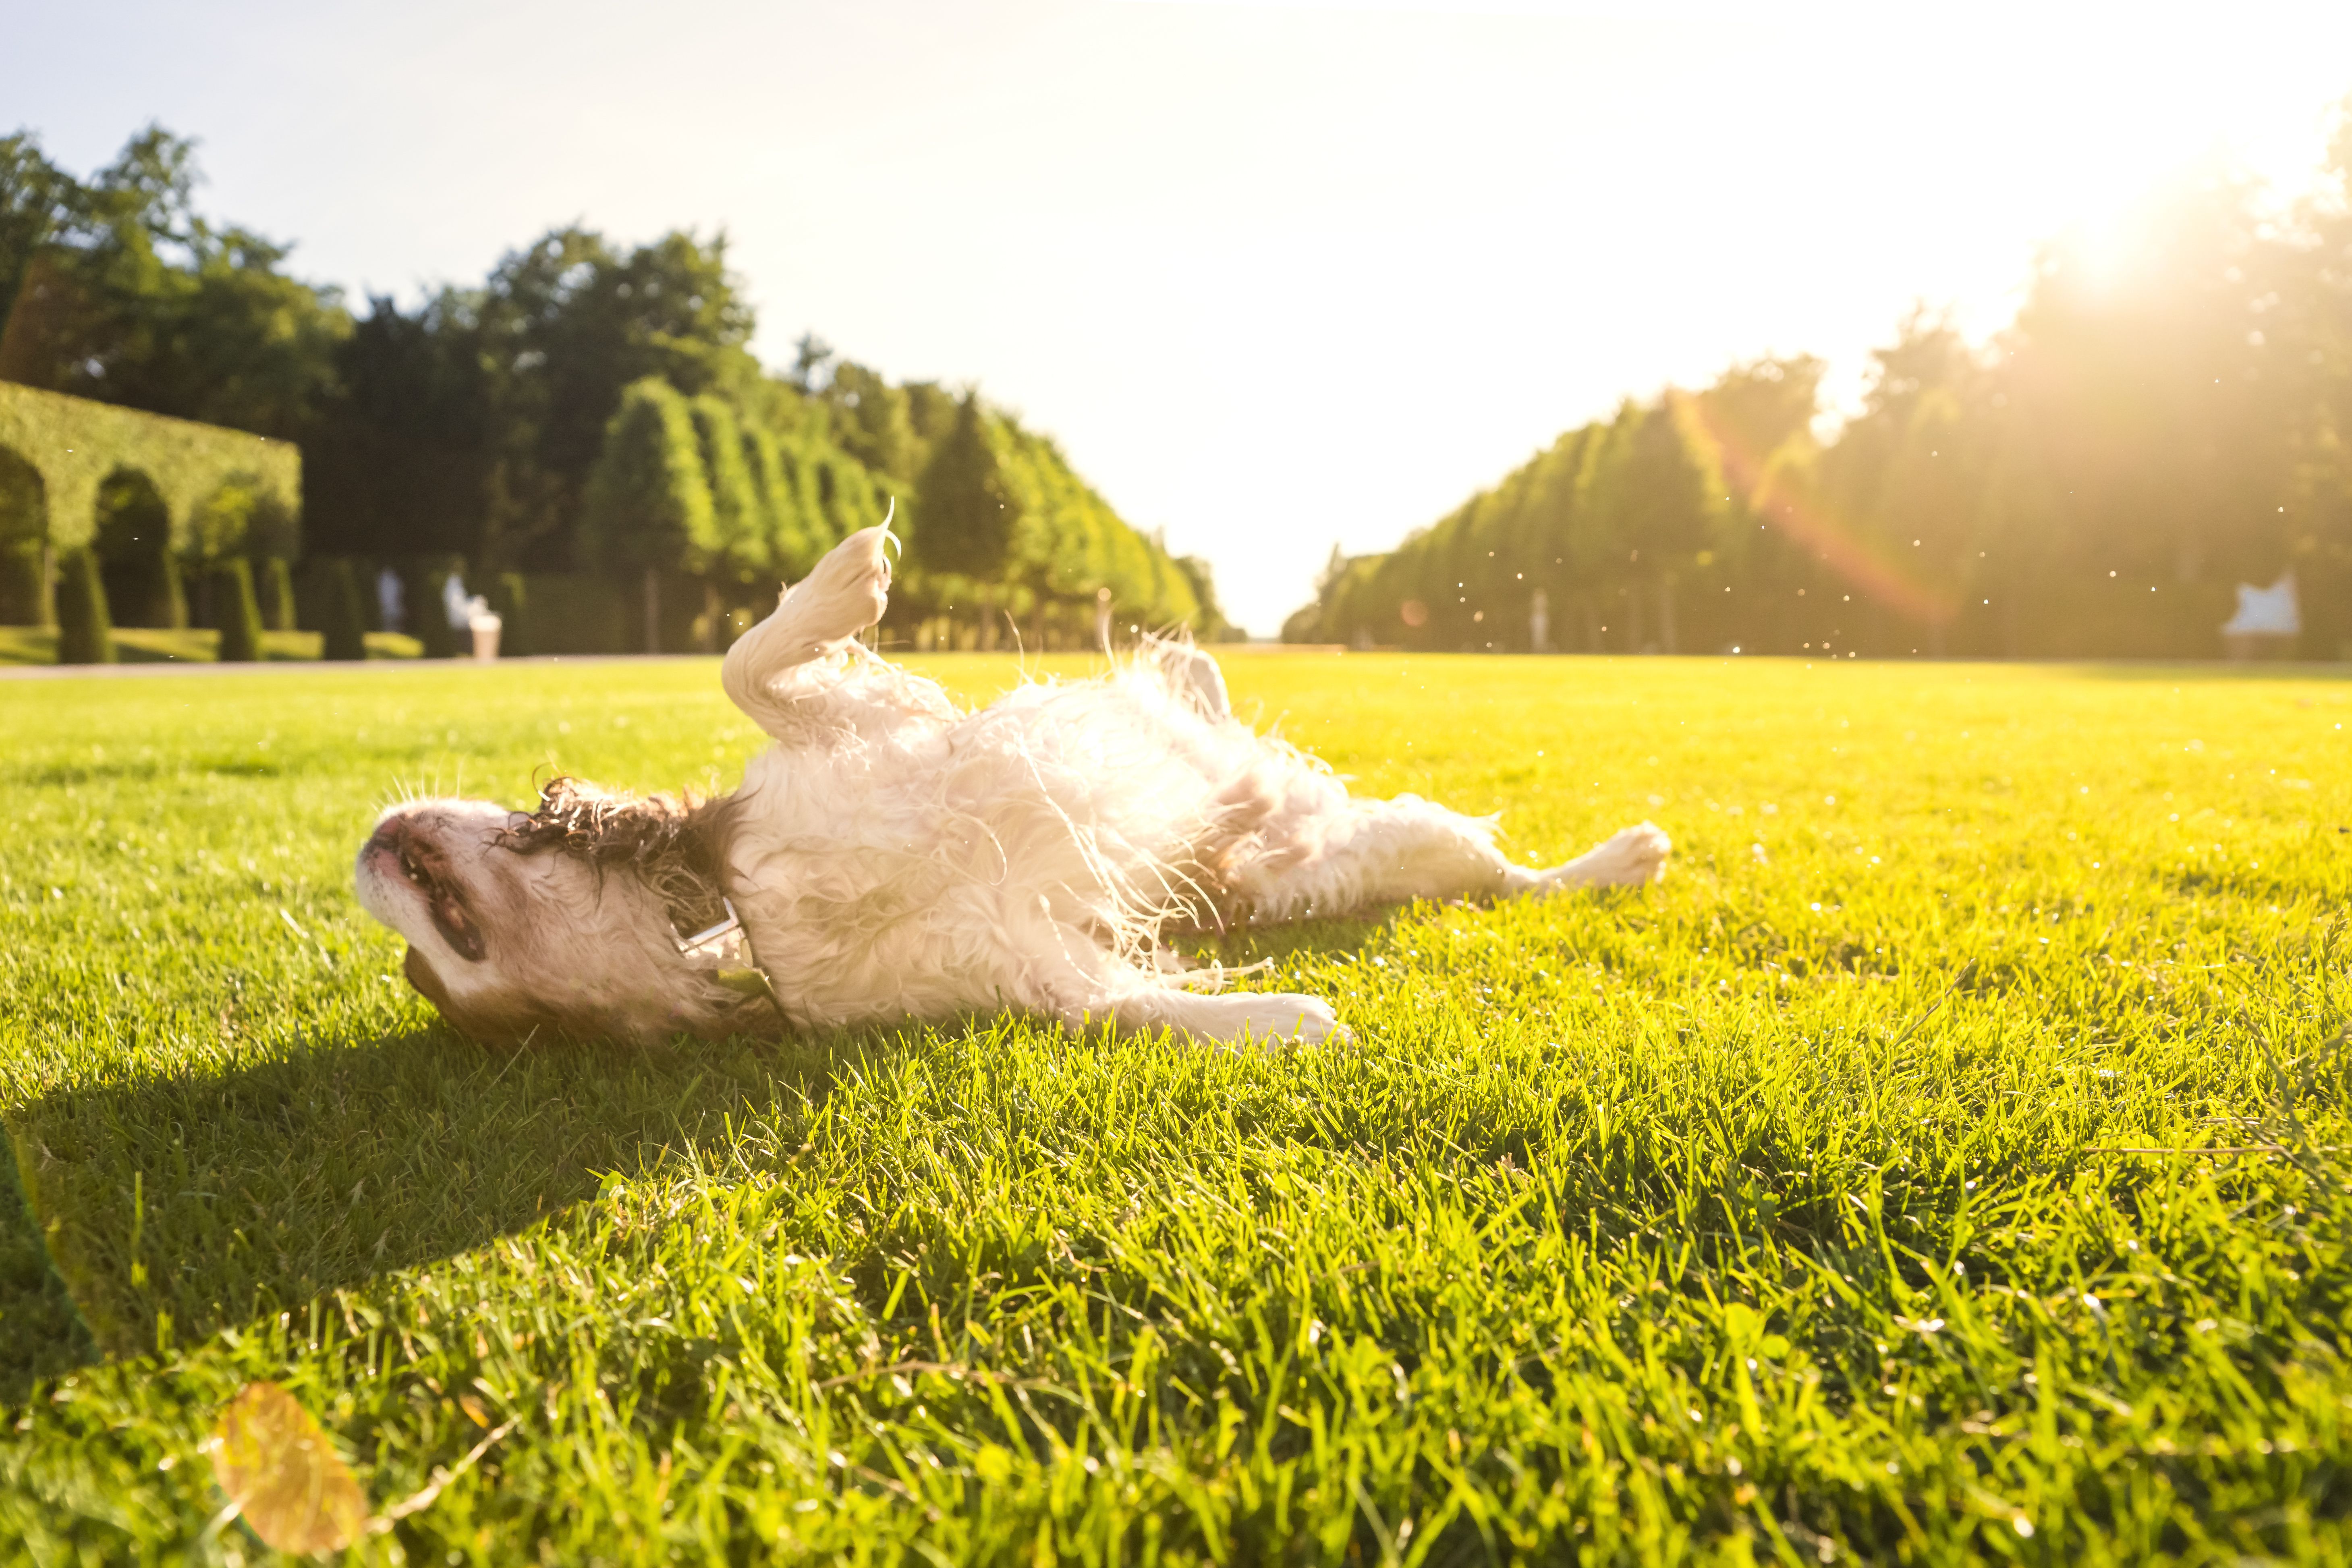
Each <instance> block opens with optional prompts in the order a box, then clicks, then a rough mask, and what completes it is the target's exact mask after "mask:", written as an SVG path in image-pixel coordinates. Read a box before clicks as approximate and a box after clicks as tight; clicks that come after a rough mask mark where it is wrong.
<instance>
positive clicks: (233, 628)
mask: <svg viewBox="0 0 2352 1568" xmlns="http://www.w3.org/2000/svg"><path fill="white" fill-rule="evenodd" d="M213 620H214V622H215V625H216V626H218V627H219V629H220V660H221V662H222V663H223V664H251V663H254V662H255V661H256V660H257V659H259V658H261V605H260V603H259V601H257V599H256V598H255V597H254V595H253V563H251V562H249V561H247V560H246V558H245V557H244V556H242V555H232V556H229V557H228V558H227V559H226V560H224V561H220V562H216V563H215V564H214V566H213Z"/></svg>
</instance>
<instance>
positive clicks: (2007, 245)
mask: <svg viewBox="0 0 2352 1568" xmlns="http://www.w3.org/2000/svg"><path fill="white" fill-rule="evenodd" d="M2170 15H2171V14H2169V13H2167V12H2165V11H2162V10H2159V9H2158V8H2155V7H2150V6H2146V5H2140V6H2136V7H2124V6H2115V7H2109V8H2098V9H2094V8H2089V7H2082V8H2074V9H2069V8H2068V7H2065V6H2063V5H2053V4H2044V5H2034V6H2015V7H2011V8H2007V9H2004V8H2001V7H1999V6H1991V7H1988V6H1986V5H1968V6H1958V5H1955V6H1946V7H1934V8H1930V7H1927V6H1910V5H1906V6H1886V5H1872V6H1864V5H1782V6H1738V5H1663V6H1642V5H1611V6H1603V5H1566V4H1549V3H1546V0H1516V3H1513V0H1488V3H1486V4H1446V3H1444V0H1425V3H1413V0H1322V3H1319V4H1303V3H1297V0H1281V3H1276V0H1260V3H1229V4H1216V5H1210V4H1194V3H1186V0H1004V3H983V0H936V3H935V0H919V3H918V0H906V3H902V0H854V3H850V4H842V5H830V4H827V5H812V4H781V3H776V0H768V3H743V4H702V5H693V4H673V5H666V6H646V5H642V4H631V5H602V4H591V3H587V0H567V3H565V4H562V5H543V4H525V3H516V0H496V3H488V4H486V3H484V0H470V3H468V4H464V5H454V4H446V3H445V0H415V3H411V4H405V5H399V6H391V7H387V6H383V5H346V6H333V5H322V4H320V3H319V0H304V3H302V4H257V3H246V4H239V3H236V0H220V3H217V4H213V5H184V4H180V5H162V4H149V3H137V4H119V5H67V4H63V3H61V0H0V37H5V40H6V42H5V49H0V127H7V126H12V125H22V126H24V127H26V128H29V129H31V130H34V131H36V132H39V134H40V136H41V138H42V140H43V142H44V144H45V145H46V146H47V150H48V152H49V153H50V155H51V156H52V157H55V158H58V160H59V161H61V162H63V163H66V164H67V165H68V167H71V168H73V169H76V170H77V171H87V170H89V169H90V168H92V167H95V166H96V165H98V164H99V163H102V162H104V161H105V160H106V159H108V158H109V157H110V156H111V154H112V153H114V151H115V150H116V149H117V148H118V147H119V146H120V145H121V142H122V141H123V140H124V138H125V137H126V136H127V135H128V134H129V133H130V132H131V131H132V130H133V129H134V128H135V127H136V126H138V125H140V124H142V123H143V122H144V121H147V120H149V119H151V118H153V119H160V120H162V121H163V122H164V123H165V124H166V125H168V126H170V127H171V128H173V130H175V131H178V132H183V133H184V134H188V135H193V136H195V137H198V138H199V139H201V141H202V142H203V157H204V162H205V168H206V170H207V172H208V174H209V175H210V179H211V186H210V189H209V190H208V192H207V193H206V195H205V203H206V206H207V209H208V210H210V211H211V212H213V213H215V215H217V216H222V217H226V218H230V219H234V220H236V221H238V222H242V223H245V224H247V225H250V226H254V227H257V228H259V229H261V230H263V231H264V232H266V233H269V234H272V235H275V236H278V237H287V238H292V239H295V240H297V241H299V248H298V249H297V251H296V253H295V257H294V265H295V267H296V268H297V269H298V270H299V271H300V272H301V273H302V274H303V275H305V276H307V277H310V278H312V279H318V280H320V281H328V282H335V283H341V284H342V285H344V286H345V287H346V288H348V289H351V290H352V292H353V294H354V296H356V295H357V294H358V293H359V292H360V291H361V290H362V289H373V290H377V291H387V290H388V291H392V292H395V293H399V294H401V295H404V296H407V297H413V296H414V294H415V291H416V290H417V289H418V288H419V287H420V286H421V285H424V284H425V283H427V282H432V281H437V280H445V279H446V280H454V281H460V282H473V281H478V280H479V279H480V278H481V277H482V276H483V274H484V273H485V272H486V271H487V270H488V268H489V267H490V266H491V264H492V263H493V262H495V261H496V260H497V258H498V257H499V254H500V253H501V252H503V251H505V250H507V249H509V248H511V247H516V246H519V245H520V244H522V243H524V242H526V241H528V240H530V239H531V238H533V237H536V236H537V235H538V234H540V233H541V231H543V230H545V229H546V228H548V227H550V226H553V225H556V224H560V223H563V222H566V221H569V220H572V219H574V218H579V219H584V220H585V221H587V222H588V223H590V224H591V225H593V226H598V227H601V228H603V229H604V230H605V231H606V232H607V233H609V234H611V235H613V236H614V237H617V238H622V239H630V240H635V239H642V238H646V237H651V236H653V235H656V234H657V233H660V232H661V231H663V230H665V229H667V228H670V227H673V226H691V227H698V228H701V229H704V230H706V231H707V230H710V229H716V228H721V227H723V228H724V229H725V230H726V231H727V232H728V233H729V235H730V237H732V240H733V250H732V253H731V254H732V258H733V261H734V264H735V265H736V267H737V268H739V269H740V271H741V272H742V274H743V275H744V277H745V278H746V279H748V282H749V286H750V291H751V296H752V298H753V300H754V301H755V302H756V303H757V305H758V307H759V310H760V317H761V336H760V341H759V342H758V344H757V345H756V346H757V347H758V348H759V350H760V352H761V353H762V355H763V356H764V357H766V358H767V359H769V360H770V361H771V362H772V363H782V362H785V361H786V360H788V358H789V356H790V352H791V343H792V341H793V339H794V338H795V337H797V336H798V335H799V334H800V332H801V331H803V330H804V329H808V328H812V327H813V328H814V329H815V330H816V331H819V332H820V333H821V334H822V335H824V337H825V338H826V339H828V340H829V341H830V342H833V343H834V344H835V345H836V346H837V347H838V348H840V349H841V350H842V351H843V352H844V353H846V354H848V355H849V356H851V357H853V358H856V359H858V360H861V361H864V362H865V363H868V364H871V365H873V366H875V367H876V368H877V369H879V370H881V371H882V372H884V373H885V374H888V375H890V376H892V377H894V378H939V379H942V380H945V381H948V382H950V383H961V382H966V381H977V382H979V383H980V384H981V385H982V388H983V390H984V391H985V392H986V393H987V394H988V395H990V396H991V397H992V398H994V399H996V400H997V401H999V402H1002V403H1004V404H1007V405H1011V406H1013V407H1014V408H1016V409H1019V410H1021V411H1022V412H1023V414H1024V416H1026V417H1027V419H1028V420H1029V422H1030V423H1031V424H1032V425H1034V426H1036V427H1039V428H1041V429H1044V430H1047V431H1050V432H1052V433H1053V434H1054V435H1055V436H1056V437H1059V438H1060V439H1061V441H1062V443H1063V445H1064V447H1065V448H1066V450H1067V451H1068V453H1069V454H1070V456H1071V458H1072V459H1073V460H1074V461H1075V462H1076V465H1077V467H1078V468H1079V469H1080V471H1081V472H1083V473H1085V474H1086V475H1087V477H1088V478H1089V479H1092V480H1093V481H1094V483H1095V484H1096V485H1097V488H1098V489H1101V490H1102V491H1103V493H1104V494H1105V495H1106V496H1107V497H1108V499H1109V500H1110V501H1111V503H1112V504H1113V505H1114V506H1116V507H1117V508H1118V510H1120V511H1121V512H1122V513H1123V514H1124V515H1125V516H1126V517H1127V518H1128V519H1129V521H1133V522H1135V523H1137V524H1139V525H1140V526H1142V527H1145V528H1164V529H1165V530H1166V531H1167V537H1168V541H1169V542H1170V544H1171V546H1172V547H1174V548H1175V549H1177V550H1179V551H1182V552H1197V553H1200V554H1204V555H1206V556H1208V557H1209V558H1210V560H1211V561H1212V562H1213V563H1214V564H1215V567H1216V574H1217V581H1218V584H1219V585H1220V589H1221V591H1222V593H1223V597H1224V599H1225V602H1226V605H1227V607H1228V611H1229V613H1230V614H1232V615H1233V616H1234V617H1235V618H1236V619H1237V620H1239V621H1240V622H1241V623H1242V624H1244V625H1245V626H1248V627H1249V628H1250V629H1251V630H1252V631H1254V632H1256V633H1259V634H1260V635H1267V634H1271V633H1272V632H1273V631H1274V630H1275V629H1276V626H1278V625H1279V623H1280V621H1281V619H1282V617H1283V616H1284V615H1285V614H1286V613H1287V612H1288V611H1289V610H1291V609H1293V608H1295V607H1296V606H1297V605H1299V604H1301V603H1303V602H1305V600H1306V599H1307V597H1308V596H1309V594H1310V592H1311V587H1310V584H1311V581H1312V578H1313V574H1314V573H1315V571H1316V569H1317V568H1318V566H1319V565H1320V564H1321V563H1322V562H1323V560H1324V558H1325V557H1326V556H1327V555H1328V553H1329V552H1330V549H1331V546H1332V544H1333V543H1334V542H1339V543H1340V544H1341V545H1343V546H1344V547H1345V548H1346V549H1348V550H1349V551H1350V552H1357V551H1365V550H1373V549H1381V548H1385V547H1387V546H1389V545H1391V544H1393V543H1395V542H1397V540H1399V539H1400V538H1402V536H1403V535H1404V534H1405V532H1406V531H1409V530H1411V529H1412V528H1415V527H1418V526H1421V525H1423V524H1425V523H1427V522H1429V521H1433V519H1434V518H1436V517H1437V516H1438V515H1439V514H1441V513H1442V512H1444V511H1445V510H1448V509H1449V508H1451V507H1452V506H1453V505H1454V504H1455V503H1456V502H1458V501H1459V500H1462V499H1463V498H1464V497H1465V496H1466V495H1467V494H1468V493H1469V492H1470V491H1472V490H1473V489H1476V488H1478V487H1480V486H1482V485H1486V484H1488V483H1491V482H1492V481H1493V480H1495V479H1497V478H1499V477H1500V476H1501V474H1502V473H1504V472H1505V471H1506V470H1507V469H1508V468H1510V467H1511V466H1512V465H1514V464H1516V463H1517V462H1518V461H1520V460H1522V459H1523V458H1526V457H1527V456H1528V453H1530V452H1531V451H1533V450H1534V449H1535V448H1537V447H1539V446H1541V445H1543V444H1544V443H1546V442H1548V441H1549V439H1550V438H1551V437H1553V436H1554V435H1556V434H1557V433H1558V432H1559V431H1560V430H1561V429H1563V428H1565V427H1567V426H1570V425H1573V424H1577V423H1580V422H1581V421H1583V420H1585V419H1588V418H1591V417H1593V416H1597V415H1601V414H1603V413H1605V412H1607V411H1608V410H1609V409H1610V408H1611V407H1612V406H1613V405H1614V404H1615V403H1616V401H1617V400H1618V399H1619V398H1620V397H1622V396H1623V395H1626V394H1629V393H1632V394H1642V395H1646V394H1648V393H1651V392H1654V390H1656V389H1657V388H1658V387H1659V386H1661V385H1663V384H1666V383H1668V382H1680V383H1684V384H1698V383H1701V382H1704V381H1705V380H1706V379H1708V378H1710V377H1711V376H1712V375H1713V374H1714V373H1715V372H1716V371H1717V370H1718V369H1720V368H1721V367H1722V366H1723V365H1725V364H1726V363H1729V362H1730V361H1732V360H1734V359H1738V358H1744V357H1748V356H1750V355H1754V354H1758V353H1766V352H1797V351H1810V352H1813V353H1821V354H1823V355H1825V356H1827V357H1828V358H1829V359H1830V360H1831V362H1832V364H1833V366H1835V367H1836V371H1837V374H1839V376H1840V377H1842V380H1841V382H1840V383H1839V386H1840V390H1841V391H1842V392H1843V394H1844V395H1851V393H1852V390H1853V387H1854V386H1855V385H1856V384H1858V377H1859V374H1860V372H1861V368H1862V365H1863V363H1864V355H1865V354H1866V353H1867V352H1868V350H1869V348H1870V347H1871V346H1872V345H1873V344H1874V343H1877V342H1883V341H1885V338H1886V337H1887V335H1888V333H1889V332H1890V331H1891V329H1892V327H1893V325H1894V323H1895V321H1896V320H1897V319H1898V318H1899V317H1900V316H1901V315H1902V313H1903V312H1904V310H1906V307H1907V306H1908V305H1909V304H1910V303H1911V302H1912V301H1913V300H1921V299H1924V300H1928V301H1930V302H1934V303H1937V304H1948V305H1950V306H1953V307H1954V308H1956V309H1958V311H1959V312H1960V315H1961V319H1962V320H1963V321H1966V322H1968V323H1969V324H1970V325H1971V326H1972V327H1974V328H1976V329H1978V330H1983V329H1987V328H1990V327H1991V326H1995V325H1998V324H1999V323H2000V321H2002V320H2004V319H2005V318H2006V315H2007V312H2008V310H2009V308H2010V306H2011V304H2012V303H2013V301H2014V297H2015V289H2016V288H2017V285H2018V284H2019V283H2020V281H2021V279H2022V278H2023V276H2024V273H2025V270H2026V268H2027V267H2028V266H2029V265H2030V262H2031V259H2032V254H2033V250H2034V248H2035V247H2036V245H2037V244H2038V243H2040V242H2042V241H2043V240H2045V239H2047V238H2049V237H2053V236H2054V235H2056V234H2058V233H2059V232H2061V231H2062V230H2063V229H2065V228H2066V227H2067V226H2069V225H2071V224H2074V223H2077V222H2084V221H2088V222H2093V223H2096V222H2099V221H2102V220H2104V219H2106V218H2111V217H2112V216H2114V214H2115V213H2116V210H2117V209H2118V207H2120V206H2121V205H2123V204H2125V203H2126V202H2127V201H2128V200H2129V199H2131V198H2132V197H2133V196H2134V195H2136V194H2137V193H2140V192H2143V191H2145V190H2146V189H2147V188H2148V187H2149V186H2150V185H2151V184H2154V183H2156V182H2158V180H2159V179H2160V178H2162V177H2163V175H2164V174H2166V173H2167V172H2168V171H2170V170H2174V169H2177V168H2179V167H2180V166H2181V165H2183V164H2184V163H2188V162H2189V161H2192V160H2194V159H2197V158H2199V157H2200V156H2202V155H2206V154H2208V153H2211V152H2212V151H2213V150H2214V149H2215V148H2216V147H2222V148H2226V149H2228V150H2229V151H2231V153H2234V154H2235V155H2237V156H2239V157H2242V158H2243V159H2245V160H2247V161H2249V162H2251V163H2253V164H2254V165H2255V166H2256V167H2257V168H2260V169H2263V170H2264V171H2265V172H2268V173H2271V174H2273V175H2274V176H2276V177H2281V178H2287V179H2297V178H2304V177H2307V175H2308V174H2309V172H2310V170H2311V169H2312V168H2313V166H2314V165H2315V163H2316V162H2317V160H2318V157H2319V153H2320V149H2321V147H2322V145H2323V142H2324V127H2325V125H2326V117H2327V112H2328V109H2329V106H2330V105H2331V104H2332V103H2333V102H2334V101H2336V100H2338V99H2340V98H2341V97H2342V96H2343V95H2344V94H2345V93H2346V92H2347V90H2352V5H2343V4H2340V3H2338V4H2336V5H2307V6H2296V5H2260V4H2242V5H2231V6H2227V7H2223V6H2203V7H2199V8H2197V10H2196V11H2195V12H2193V13H2191V12H2189V11H2188V10H2187V8H2183V10H2182V12H2181V16H2183V19H2180V20H2172V19H2168V17H2169V16H2170Z"/></svg>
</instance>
